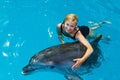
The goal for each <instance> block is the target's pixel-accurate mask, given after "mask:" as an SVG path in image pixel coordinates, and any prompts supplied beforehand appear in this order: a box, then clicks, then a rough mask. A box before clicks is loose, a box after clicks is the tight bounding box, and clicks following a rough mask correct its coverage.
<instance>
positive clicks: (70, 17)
mask: <svg viewBox="0 0 120 80" xmlns="http://www.w3.org/2000/svg"><path fill="white" fill-rule="evenodd" d="M65 21H71V22H73V23H76V24H77V22H78V17H77V16H76V15H75V14H68V15H67V16H66V17H65V19H64V22H65Z"/></svg>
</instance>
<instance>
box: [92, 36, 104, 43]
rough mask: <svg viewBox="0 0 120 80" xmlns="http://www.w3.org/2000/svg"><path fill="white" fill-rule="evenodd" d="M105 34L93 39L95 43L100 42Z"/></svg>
mask: <svg viewBox="0 0 120 80" xmlns="http://www.w3.org/2000/svg"><path fill="white" fill-rule="evenodd" d="M102 36H103V35H99V36H98V37H97V38H96V39H95V40H93V41H92V43H94V44H98V42H99V41H100V39H101V38H102Z"/></svg>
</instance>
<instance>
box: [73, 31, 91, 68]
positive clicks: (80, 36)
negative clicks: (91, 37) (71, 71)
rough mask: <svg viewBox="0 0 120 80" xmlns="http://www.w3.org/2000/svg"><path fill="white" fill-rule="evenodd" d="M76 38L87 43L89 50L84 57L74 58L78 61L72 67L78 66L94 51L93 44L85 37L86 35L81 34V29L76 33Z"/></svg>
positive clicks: (84, 43)
mask: <svg viewBox="0 0 120 80" xmlns="http://www.w3.org/2000/svg"><path fill="white" fill-rule="evenodd" d="M76 39H77V40H78V41H80V42H81V43H82V44H83V45H85V46H86V48H87V50H86V52H85V54H84V56H83V57H82V58H77V59H74V60H73V61H76V63H75V64H74V65H73V66H72V68H78V67H79V66H80V65H81V64H82V63H83V62H84V61H85V60H86V59H87V58H88V57H89V56H90V55H91V53H92V52H93V48H92V46H91V45H90V43H89V42H88V41H87V40H86V39H85V37H84V36H83V35H82V34H81V32H80V31H79V32H78V33H77V34H76Z"/></svg>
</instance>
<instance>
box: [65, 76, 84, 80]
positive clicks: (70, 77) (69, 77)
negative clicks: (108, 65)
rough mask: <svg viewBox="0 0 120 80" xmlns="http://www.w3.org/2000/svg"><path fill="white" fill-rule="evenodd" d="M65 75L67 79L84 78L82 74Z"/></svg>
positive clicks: (76, 79) (78, 79)
mask: <svg viewBox="0 0 120 80" xmlns="http://www.w3.org/2000/svg"><path fill="white" fill-rule="evenodd" d="M64 77H65V78H66V79H67V80H83V79H82V78H81V77H80V76H77V75H65V76H64Z"/></svg>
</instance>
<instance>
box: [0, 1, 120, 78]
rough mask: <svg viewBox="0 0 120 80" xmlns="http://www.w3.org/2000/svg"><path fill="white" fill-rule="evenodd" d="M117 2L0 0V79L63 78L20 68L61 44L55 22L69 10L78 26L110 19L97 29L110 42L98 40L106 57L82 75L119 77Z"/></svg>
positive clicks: (59, 75) (118, 13) (118, 8)
mask: <svg viewBox="0 0 120 80" xmlns="http://www.w3.org/2000/svg"><path fill="white" fill-rule="evenodd" d="M119 5H120V1H119V0H0V80H48V79H49V80H65V78H64V76H63V75H61V74H59V73H54V72H37V73H35V74H31V75H28V76H23V75H21V71H22V68H23V67H24V66H25V65H26V64H27V63H28V61H29V59H30V57H31V56H33V55H34V54H35V53H37V52H38V51H40V50H42V49H45V48H47V47H49V46H53V45H57V44H60V42H59V40H58V38H57V33H56V25H57V24H58V23H59V22H62V21H63V18H64V17H65V16H66V15H67V14H68V13H75V14H77V15H78V17H79V23H78V24H79V25H83V24H85V25H88V21H94V22H99V21H104V20H109V21H111V22H112V24H111V25H103V26H102V27H101V28H100V29H99V30H97V31H96V32H99V33H103V34H105V35H110V36H111V41H110V42H109V44H106V43H104V42H102V41H101V42H100V47H101V50H102V52H103V56H104V58H105V60H104V61H103V63H102V65H101V66H100V67H99V68H97V69H94V70H93V71H92V72H91V73H89V74H85V75H83V76H82V77H83V78H84V80H120V69H119V68H120V62H119V60H120V58H119V57H120V54H119V49H120V43H119V41H120V37H119V34H120V6H119ZM67 40H69V39H67Z"/></svg>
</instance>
